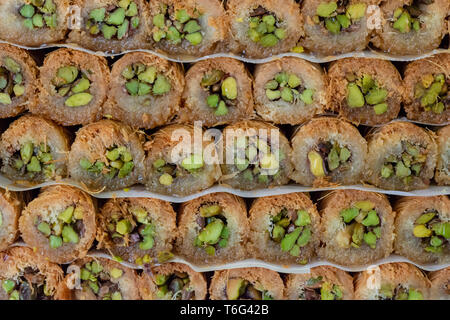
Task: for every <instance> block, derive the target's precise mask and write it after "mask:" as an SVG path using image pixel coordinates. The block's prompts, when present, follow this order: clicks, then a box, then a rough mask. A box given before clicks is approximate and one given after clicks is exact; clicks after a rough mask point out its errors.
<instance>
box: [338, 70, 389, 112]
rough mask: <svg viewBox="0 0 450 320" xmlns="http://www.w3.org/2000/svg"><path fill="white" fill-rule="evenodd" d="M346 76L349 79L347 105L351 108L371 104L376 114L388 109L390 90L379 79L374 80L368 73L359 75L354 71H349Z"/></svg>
mask: <svg viewBox="0 0 450 320" xmlns="http://www.w3.org/2000/svg"><path fill="white" fill-rule="evenodd" d="M345 77H346V78H347V80H348V81H349V83H348V84H347V105H348V106H349V107H350V108H362V107H364V106H370V107H372V108H373V111H374V112H375V114H376V115H380V114H383V113H385V112H386V111H387V110H388V104H387V102H386V99H387V96H388V91H387V90H386V89H384V88H383V87H382V86H381V85H380V84H379V83H378V81H377V80H374V79H373V78H372V77H371V76H370V75H368V74H363V75H362V76H361V77H357V76H356V75H355V74H354V73H348V74H346V76H345Z"/></svg>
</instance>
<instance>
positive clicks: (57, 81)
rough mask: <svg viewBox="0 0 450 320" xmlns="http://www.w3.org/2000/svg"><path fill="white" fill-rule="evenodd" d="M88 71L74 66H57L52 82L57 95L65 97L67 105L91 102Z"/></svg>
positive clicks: (72, 105) (83, 104) (82, 104)
mask: <svg viewBox="0 0 450 320" xmlns="http://www.w3.org/2000/svg"><path fill="white" fill-rule="evenodd" d="M89 73H91V72H90V71H80V69H78V68H77V67H75V66H63V67H60V68H58V70H57V72H56V76H55V77H54V78H53V79H52V84H53V85H54V86H55V90H56V92H57V93H58V95H59V96H61V97H64V98H65V102H64V104H65V105H66V106H67V107H82V106H85V105H88V104H89V102H91V100H92V98H93V95H92V94H91V93H90V87H91V81H89V78H88V74H89Z"/></svg>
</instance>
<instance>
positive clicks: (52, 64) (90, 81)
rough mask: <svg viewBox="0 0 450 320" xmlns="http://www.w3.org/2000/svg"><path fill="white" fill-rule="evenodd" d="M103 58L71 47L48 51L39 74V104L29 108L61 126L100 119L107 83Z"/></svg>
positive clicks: (106, 66)
mask: <svg viewBox="0 0 450 320" xmlns="http://www.w3.org/2000/svg"><path fill="white" fill-rule="evenodd" d="M109 77H110V75H109V68H108V64H107V61H106V59H105V58H104V57H98V56H95V55H92V54H89V53H86V52H82V51H77V50H72V49H58V50H56V51H53V52H51V53H50V54H48V55H47V56H46V58H45V60H44V65H43V66H42V68H41V74H40V77H39V103H38V104H36V105H34V106H30V107H29V110H30V111H31V112H32V113H34V114H37V115H42V116H44V117H46V118H49V119H52V120H54V121H56V122H58V123H59V124H61V125H64V126H72V125H79V124H88V123H91V122H94V121H98V120H100V118H101V116H102V107H103V103H104V102H105V101H106V98H107V94H108V86H109Z"/></svg>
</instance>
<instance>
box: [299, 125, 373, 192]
mask: <svg viewBox="0 0 450 320" xmlns="http://www.w3.org/2000/svg"><path fill="white" fill-rule="evenodd" d="M292 149H293V152H292V163H294V166H295V171H294V172H293V173H292V175H291V178H292V179H293V180H295V181H296V182H297V183H299V184H301V185H305V186H323V185H329V184H330V183H332V184H356V183H359V182H360V180H361V179H362V174H363V168H364V161H365V157H366V154H367V143H366V140H364V138H363V137H362V136H361V134H360V133H359V131H358V130H357V129H356V128H355V127H354V126H352V125H351V124H349V123H347V122H345V121H343V120H339V119H336V118H329V117H322V118H316V119H312V120H311V121H309V122H308V123H306V124H305V125H303V126H301V127H300V129H299V130H298V131H297V133H296V134H295V136H294V138H293V139H292Z"/></svg>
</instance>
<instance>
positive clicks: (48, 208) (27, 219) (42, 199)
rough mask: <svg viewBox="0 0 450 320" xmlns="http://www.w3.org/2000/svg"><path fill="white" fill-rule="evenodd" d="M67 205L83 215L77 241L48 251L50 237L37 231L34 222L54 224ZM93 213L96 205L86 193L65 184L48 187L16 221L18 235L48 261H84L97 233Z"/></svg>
mask: <svg viewBox="0 0 450 320" xmlns="http://www.w3.org/2000/svg"><path fill="white" fill-rule="evenodd" d="M69 206H73V207H74V208H77V209H81V210H82V212H83V218H82V223H83V227H82V229H81V230H82V231H80V233H79V234H78V236H79V242H78V243H76V244H73V243H63V244H62V246H61V247H59V248H51V247H50V242H49V238H48V237H47V236H45V235H44V234H43V233H41V232H40V231H39V230H38V228H37V223H36V221H46V222H47V221H49V222H56V221H58V215H59V213H61V212H62V211H64V210H65V209H66V208H68V207H69ZM95 214H96V208H95V204H94V202H93V200H92V198H91V197H90V196H89V195H88V194H86V193H85V192H83V191H81V190H79V189H77V188H75V187H71V186H66V185H55V186H51V187H47V188H45V189H42V192H41V194H40V195H39V196H38V197H37V198H35V199H33V201H31V202H30V203H29V204H28V205H27V206H26V208H25V209H24V210H23V211H22V215H21V216H20V220H19V227H20V233H21V236H22V239H23V240H24V241H25V242H26V243H27V245H29V246H30V247H31V248H33V250H35V251H36V252H37V253H38V254H40V255H42V256H44V257H46V258H47V259H48V260H49V261H51V262H55V263H67V262H70V261H73V260H75V259H79V258H83V257H84V256H85V255H86V254H87V252H88V250H89V249H90V248H91V246H92V243H93V242H94V239H95V231H96V223H95Z"/></svg>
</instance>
